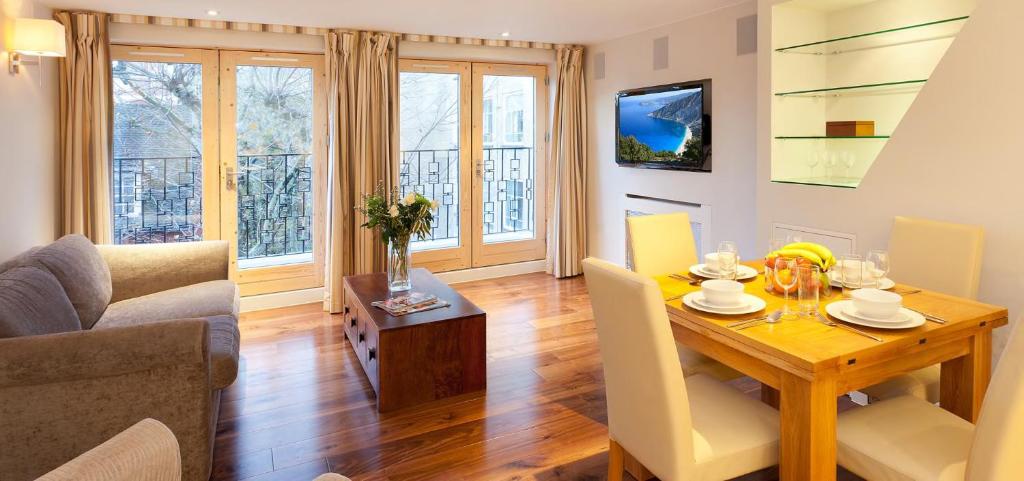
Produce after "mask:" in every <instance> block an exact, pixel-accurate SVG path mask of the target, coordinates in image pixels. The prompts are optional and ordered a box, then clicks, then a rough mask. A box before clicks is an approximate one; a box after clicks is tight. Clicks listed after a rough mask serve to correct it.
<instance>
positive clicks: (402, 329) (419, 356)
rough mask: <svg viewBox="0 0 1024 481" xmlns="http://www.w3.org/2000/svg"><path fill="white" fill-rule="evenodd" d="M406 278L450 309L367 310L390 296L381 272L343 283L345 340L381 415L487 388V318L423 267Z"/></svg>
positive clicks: (352, 277)
mask: <svg viewBox="0 0 1024 481" xmlns="http://www.w3.org/2000/svg"><path fill="white" fill-rule="evenodd" d="M411 274H412V291H411V292H423V293H427V294H434V295H436V296H437V297H438V298H439V299H443V300H445V301H448V302H449V303H451V305H450V306H448V307H442V308H439V309H433V310H429V311H424V312H417V313H414V314H407V315H404V316H398V317H396V316H392V315H390V314H388V313H387V312H386V311H384V310H383V309H379V308H376V307H373V306H372V305H370V303H371V302H373V301H379V300H383V299H386V298H388V297H389V296H391V294H390V293H389V292H388V287H387V275H386V274H364V275H358V276H347V277H345V310H344V313H345V324H344V325H345V337H347V338H348V339H349V344H350V345H351V346H352V349H353V350H354V351H355V353H356V357H358V358H359V364H360V365H362V367H363V372H365V373H366V377H367V378H369V380H370V385H371V386H373V390H374V391H375V392H376V393H377V411H379V412H384V411H391V410H394V409H399V408H403V407H406V406H411V405H414V404H419V403H424V402H428V401H434V400H437V399H442V398H446V397H451V396H456V395H459V394H465V393H471V392H475V391H481V390H483V389H484V388H485V387H486V386H487V367H486V364H485V357H486V350H487V322H486V321H487V315H486V314H485V313H484V311H482V310H480V308H479V307H477V306H475V305H474V304H473V303H472V302H469V301H468V300H467V299H466V298H464V297H462V296H461V295H459V293H457V292H455V291H454V290H453V289H452V288H450V287H448V285H447V284H445V283H444V282H441V280H440V279H438V278H436V277H434V275H433V274H431V273H430V272H429V271H427V270H426V269H413V270H412V272H411ZM400 294H406V293H396V294H395V296H397V295H400Z"/></svg>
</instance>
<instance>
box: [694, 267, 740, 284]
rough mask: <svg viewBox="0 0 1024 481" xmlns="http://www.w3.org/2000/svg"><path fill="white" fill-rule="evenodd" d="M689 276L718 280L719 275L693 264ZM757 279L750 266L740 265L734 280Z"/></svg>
mask: <svg viewBox="0 0 1024 481" xmlns="http://www.w3.org/2000/svg"><path fill="white" fill-rule="evenodd" d="M690 274H693V275H695V276H700V277H706V278H708V279H718V278H719V276H720V274H719V273H718V272H717V271H709V270H707V269H706V268H705V265H704V264H695V265H692V266H690ZM755 277H757V269H754V268H753V267H750V266H745V265H742V264H740V265H739V267H738V268H737V269H736V280H737V281H745V280H747V279H753V278H755Z"/></svg>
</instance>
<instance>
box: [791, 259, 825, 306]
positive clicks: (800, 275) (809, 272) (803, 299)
mask: <svg viewBox="0 0 1024 481" xmlns="http://www.w3.org/2000/svg"><path fill="white" fill-rule="evenodd" d="M796 278H797V286H796V299H797V301H796V305H797V310H798V311H799V315H800V316H802V317H811V318H813V317H814V316H815V314H817V312H818V295H819V294H818V293H819V292H820V289H821V269H820V268H818V266H797V268H796Z"/></svg>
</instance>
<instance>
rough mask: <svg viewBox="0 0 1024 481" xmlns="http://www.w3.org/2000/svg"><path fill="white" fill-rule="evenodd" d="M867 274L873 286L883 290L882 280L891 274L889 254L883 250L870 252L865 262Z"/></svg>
mask: <svg viewBox="0 0 1024 481" xmlns="http://www.w3.org/2000/svg"><path fill="white" fill-rule="evenodd" d="M865 261H866V264H865V268H864V270H865V272H864V273H865V274H866V275H867V276H868V277H869V278H870V280H871V282H872V285H873V286H874V287H877V288H879V289H881V287H882V279H885V276H886V275H888V274H889V253H888V252H887V251H884V250H881V249H872V250H870V251H868V257H867V259H866V260H865Z"/></svg>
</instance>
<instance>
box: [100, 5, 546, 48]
mask: <svg viewBox="0 0 1024 481" xmlns="http://www.w3.org/2000/svg"><path fill="white" fill-rule="evenodd" d="M110 21H111V22H113V23H130V24H137V25H161V26H165V27H192V28H208V29H213V30H234V31H237V32H270V33H296V34H301V35H317V36H322V35H324V34H326V33H327V32H329V31H331V30H335V31H337V30H344V29H331V28H324V27H300V26H295V25H279V24H272V23H253V22H231V21H227V20H212V19H196V18H180V17H157V16H152V15H129V14H122V13H115V14H111V15H110ZM401 39H402V41H403V42H424V43H444V44H452V45H477V46H484V47H512V48H536V49H542V50H554V49H556V48H558V47H562V46H566V45H563V44H556V43H547V42H531V41H526V40H505V39H500V40H499V39H487V38H473V37H451V36H447V35H419V34H415V33H403V34H401Z"/></svg>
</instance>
